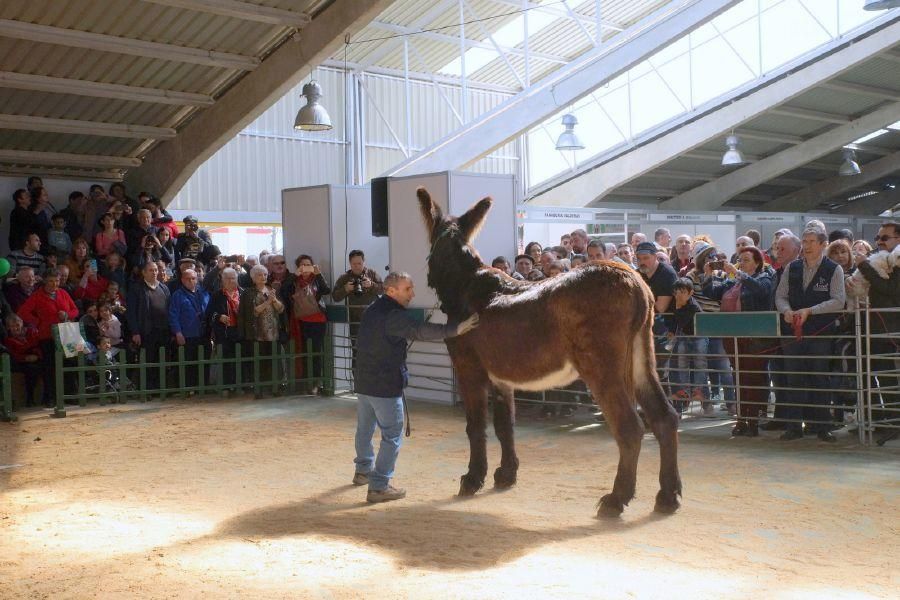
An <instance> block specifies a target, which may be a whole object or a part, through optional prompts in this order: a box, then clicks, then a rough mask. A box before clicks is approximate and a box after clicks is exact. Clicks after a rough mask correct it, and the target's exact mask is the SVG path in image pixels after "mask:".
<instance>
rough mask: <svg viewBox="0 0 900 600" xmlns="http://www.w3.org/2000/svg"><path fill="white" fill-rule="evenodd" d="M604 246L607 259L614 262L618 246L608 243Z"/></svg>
mask: <svg viewBox="0 0 900 600" xmlns="http://www.w3.org/2000/svg"><path fill="white" fill-rule="evenodd" d="M603 246H604V248H605V249H606V258H607V259H609V260H612V257H613V256H615V255H616V245H615V244H613V243H612V242H606V243H605V244H603Z"/></svg>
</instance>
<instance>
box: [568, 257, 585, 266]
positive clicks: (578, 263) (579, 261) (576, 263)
mask: <svg viewBox="0 0 900 600" xmlns="http://www.w3.org/2000/svg"><path fill="white" fill-rule="evenodd" d="M585 262H586V259H585V257H584V254H573V255H572V258H571V263H572V268H573V269H574V268H576V267H580V266H581V265H583V264H584V263H585Z"/></svg>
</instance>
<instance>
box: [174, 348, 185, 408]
mask: <svg viewBox="0 0 900 600" xmlns="http://www.w3.org/2000/svg"><path fill="white" fill-rule="evenodd" d="M175 361H176V362H177V363H178V389H179V390H181V397H182V398H187V396H188V390H187V381H185V372H184V346H178V348H177V349H176V351H175Z"/></svg>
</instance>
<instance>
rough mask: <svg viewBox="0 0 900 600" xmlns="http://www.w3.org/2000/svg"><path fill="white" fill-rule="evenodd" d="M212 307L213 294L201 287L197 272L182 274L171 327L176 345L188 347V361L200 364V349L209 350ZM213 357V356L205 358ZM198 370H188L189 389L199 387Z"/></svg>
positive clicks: (172, 305) (174, 297) (172, 301)
mask: <svg viewBox="0 0 900 600" xmlns="http://www.w3.org/2000/svg"><path fill="white" fill-rule="evenodd" d="M208 304H209V294H208V293H207V292H206V290H204V289H203V288H202V287H200V286H199V285H197V272H196V271H195V270H193V269H187V270H185V271H184V273H182V274H181V287H180V288H178V289H177V290H176V291H175V292H174V293H172V297H171V299H170V300H169V327H171V329H172V334H173V335H174V336H175V343H177V344H178V345H179V346H184V358H185V360H188V361H193V360H197V355H198V352H197V349H198V348H200V346H205V347H206V349H207V350H209V348H208V346H209V344H208V341H209V335H208V334H207V332H206V320H205V319H204V315H205V314H206V306H207V305H208ZM204 357H206V358H208V357H209V352H208V351H207V352H206V353H205V354H204ZM198 372H199V371H198V370H197V367H196V366H188V367H187V369H186V371H185V379H186V381H185V384H186V385H187V386H188V387H193V386H195V385H197V373H198Z"/></svg>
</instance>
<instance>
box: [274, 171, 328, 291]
mask: <svg viewBox="0 0 900 600" xmlns="http://www.w3.org/2000/svg"><path fill="white" fill-rule="evenodd" d="M330 195H331V194H330V189H329V186H327V185H320V186H316V187H307V188H292V189H287V190H282V191H281V222H282V226H283V228H284V257H285V259H286V260H287V263H288V269H289V270H290V271H291V272H294V270H295V269H294V260H296V258H297V257H298V256H300V255H301V254H308V255H310V256H311V257H312V259H313V262H314V263H315V264H317V265H319V269H320V270H321V271H322V273H325V274H326V276H327V274H329V273H331V272H332V259H331V249H332V247H333V244H332V240H331V206H330ZM328 283H329V284H331V283H332V281H329V282H328Z"/></svg>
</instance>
